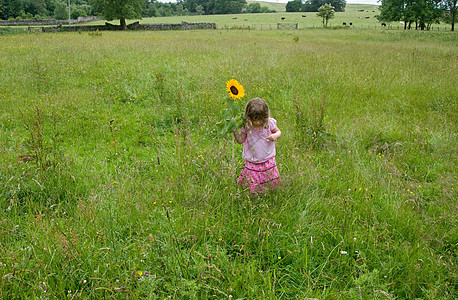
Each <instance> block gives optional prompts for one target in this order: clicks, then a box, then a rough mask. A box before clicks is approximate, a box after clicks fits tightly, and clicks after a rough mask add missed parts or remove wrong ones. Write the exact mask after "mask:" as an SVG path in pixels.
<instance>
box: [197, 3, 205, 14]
mask: <svg viewBox="0 0 458 300" xmlns="http://www.w3.org/2000/svg"><path fill="white" fill-rule="evenodd" d="M204 14H205V11H204V7H203V6H202V5H200V4H199V5H197V6H196V15H204Z"/></svg>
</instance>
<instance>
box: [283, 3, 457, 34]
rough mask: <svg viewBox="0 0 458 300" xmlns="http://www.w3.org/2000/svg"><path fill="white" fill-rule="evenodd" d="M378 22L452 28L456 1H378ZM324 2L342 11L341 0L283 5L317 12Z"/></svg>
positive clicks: (426, 27)
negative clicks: (443, 23) (442, 24)
mask: <svg viewBox="0 0 458 300" xmlns="http://www.w3.org/2000/svg"><path fill="white" fill-rule="evenodd" d="M379 2H381V5H380V15H379V16H377V19H378V20H379V21H385V22H403V23H404V29H413V28H415V29H420V30H425V29H426V30H427V29H430V28H431V25H432V24H434V23H436V24H438V23H440V22H441V21H443V22H446V23H449V24H451V25H452V31H454V30H455V21H456V2H457V0H380V1H379ZM325 4H328V5H330V6H332V7H334V10H335V11H336V12H343V11H345V5H346V1H345V0H305V1H303V0H292V1H289V2H288V3H287V4H286V11H288V12H300V11H302V12H311V11H319V9H320V8H321V7H323V6H324V5H325Z"/></svg>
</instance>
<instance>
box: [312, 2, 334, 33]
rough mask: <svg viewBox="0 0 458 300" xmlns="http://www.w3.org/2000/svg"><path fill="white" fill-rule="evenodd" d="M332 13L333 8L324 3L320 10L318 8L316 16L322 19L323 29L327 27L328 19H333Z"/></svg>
mask: <svg viewBox="0 0 458 300" xmlns="http://www.w3.org/2000/svg"><path fill="white" fill-rule="evenodd" d="M334 12H335V11H334V7H333V6H331V5H330V4H328V3H326V4H323V5H322V6H321V7H320V8H318V13H317V14H316V15H317V16H318V17H321V18H323V25H324V27H328V21H329V19H332V18H334Z"/></svg>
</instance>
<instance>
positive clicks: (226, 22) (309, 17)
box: [88, 3, 451, 31]
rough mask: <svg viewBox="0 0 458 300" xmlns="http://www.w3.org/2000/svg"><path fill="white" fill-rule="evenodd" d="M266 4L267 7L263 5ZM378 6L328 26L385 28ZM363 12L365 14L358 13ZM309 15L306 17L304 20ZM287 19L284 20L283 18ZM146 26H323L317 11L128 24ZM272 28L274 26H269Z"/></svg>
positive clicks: (353, 7)
mask: <svg viewBox="0 0 458 300" xmlns="http://www.w3.org/2000/svg"><path fill="white" fill-rule="evenodd" d="M272 4H273V5H276V6H278V5H283V7H284V5H285V4H282V3H272ZM262 5H264V4H262ZM378 7H379V6H378V5H371V4H347V6H346V10H345V12H337V13H335V17H334V18H333V19H331V20H330V21H329V24H328V26H329V27H336V26H342V24H343V23H344V22H345V23H346V24H347V25H349V24H350V23H352V24H353V25H352V28H354V29H386V28H387V27H382V26H381V23H380V22H377V19H376V18H375V16H376V15H379V14H380V11H379V9H378ZM358 10H364V12H358ZM303 16H306V17H303ZM282 17H284V18H285V19H284V20H282V19H281V18H282ZM137 21H139V22H140V23H143V24H151V23H181V22H182V21H185V22H190V23H199V22H209V23H216V24H217V27H218V28H223V27H225V26H228V27H231V26H239V27H251V28H255V29H261V26H260V25H261V24H262V25H264V26H263V27H262V29H271V28H272V29H274V28H276V27H275V26H276V25H277V24H278V23H280V24H288V23H294V24H295V23H297V24H298V27H299V28H300V29H304V28H319V27H322V26H323V24H322V18H320V17H317V16H316V13H315V12H306V13H304V12H299V13H287V12H284V11H283V12H281V11H280V10H277V13H269V14H234V15H203V16H173V17H155V18H144V19H142V20H130V21H128V24H129V23H133V22H137ZM110 23H113V24H119V21H117V20H114V21H111V22H110ZM88 24H98V25H101V24H105V21H104V20H99V21H94V22H90V23H88ZM387 24H388V25H389V26H390V28H391V29H403V26H402V25H400V24H399V22H391V23H390V22H387ZM267 25H271V27H269V26H267ZM450 27H451V26H450V24H445V23H441V24H433V26H432V30H433V31H434V30H440V31H444V30H450Z"/></svg>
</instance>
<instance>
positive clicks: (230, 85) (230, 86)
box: [226, 79, 245, 99]
mask: <svg viewBox="0 0 458 300" xmlns="http://www.w3.org/2000/svg"><path fill="white" fill-rule="evenodd" d="M226 91H227V92H229V97H231V98H232V99H240V98H242V97H243V96H245V90H244V89H243V86H242V85H241V84H240V83H238V81H237V80H235V79H231V80H229V81H227V82H226Z"/></svg>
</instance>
